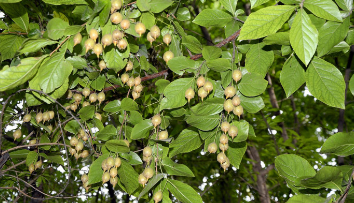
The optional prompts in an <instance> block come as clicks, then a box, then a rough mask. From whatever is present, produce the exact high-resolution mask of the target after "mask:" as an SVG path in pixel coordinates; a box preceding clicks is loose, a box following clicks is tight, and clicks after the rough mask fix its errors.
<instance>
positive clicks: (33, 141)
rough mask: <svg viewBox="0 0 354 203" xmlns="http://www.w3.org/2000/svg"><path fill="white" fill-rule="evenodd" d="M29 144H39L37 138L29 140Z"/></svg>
mask: <svg viewBox="0 0 354 203" xmlns="http://www.w3.org/2000/svg"><path fill="white" fill-rule="evenodd" d="M28 144H29V145H34V144H37V139H33V140H31V141H29V143H28Z"/></svg>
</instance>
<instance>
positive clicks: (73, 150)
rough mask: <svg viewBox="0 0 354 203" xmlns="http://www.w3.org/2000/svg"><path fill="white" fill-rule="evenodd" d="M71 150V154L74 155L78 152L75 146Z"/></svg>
mask: <svg viewBox="0 0 354 203" xmlns="http://www.w3.org/2000/svg"><path fill="white" fill-rule="evenodd" d="M69 152H70V154H71V156H72V155H74V154H75V153H76V150H75V149H74V148H70V149H69Z"/></svg>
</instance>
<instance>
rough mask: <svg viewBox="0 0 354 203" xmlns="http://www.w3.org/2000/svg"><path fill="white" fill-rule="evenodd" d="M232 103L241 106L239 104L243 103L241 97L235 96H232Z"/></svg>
mask: <svg viewBox="0 0 354 203" xmlns="http://www.w3.org/2000/svg"><path fill="white" fill-rule="evenodd" d="M232 104H233V105H234V106H239V105H240V104H241V100H240V97H238V96H234V98H232Z"/></svg>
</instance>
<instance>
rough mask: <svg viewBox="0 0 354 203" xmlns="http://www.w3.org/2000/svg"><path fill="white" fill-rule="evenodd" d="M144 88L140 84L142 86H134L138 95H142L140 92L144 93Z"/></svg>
mask: <svg viewBox="0 0 354 203" xmlns="http://www.w3.org/2000/svg"><path fill="white" fill-rule="evenodd" d="M143 88H144V87H143V86H142V85H141V84H140V85H138V86H134V88H133V90H134V91H135V92H137V93H140V92H142V91H143Z"/></svg>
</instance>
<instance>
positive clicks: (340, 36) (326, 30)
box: [317, 18, 350, 57]
mask: <svg viewBox="0 0 354 203" xmlns="http://www.w3.org/2000/svg"><path fill="white" fill-rule="evenodd" d="M349 19H350V18H346V19H345V20H344V21H343V23H337V22H333V21H328V22H327V23H326V24H324V25H323V26H322V27H321V29H320V30H319V35H318V47H317V55H318V57H321V56H323V55H326V54H327V53H328V52H329V51H330V50H331V49H332V48H333V47H334V46H335V45H337V44H338V43H339V42H341V41H343V40H344V38H345V37H346V36H347V33H348V30H349V23H350V21H349Z"/></svg>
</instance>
